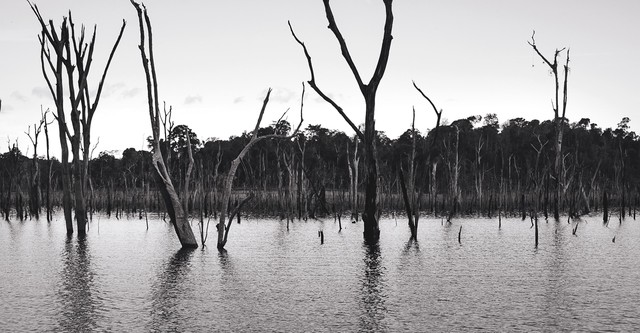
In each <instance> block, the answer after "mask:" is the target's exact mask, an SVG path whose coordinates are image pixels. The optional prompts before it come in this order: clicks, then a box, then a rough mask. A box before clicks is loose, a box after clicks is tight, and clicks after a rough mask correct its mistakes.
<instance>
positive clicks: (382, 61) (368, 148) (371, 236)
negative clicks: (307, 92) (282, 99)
mask: <svg viewBox="0 0 640 333" xmlns="http://www.w3.org/2000/svg"><path fill="white" fill-rule="evenodd" d="M383 2H384V6H385V23H384V34H383V38H382V47H381V50H380V55H379V57H378V62H377V65H376V68H375V70H374V72H373V75H372V77H371V79H370V81H369V83H365V82H364V81H363V80H362V78H361V76H360V73H359V71H358V68H357V67H356V65H355V63H354V61H353V59H352V57H351V54H350V52H349V48H348V47H347V43H346V42H345V40H344V37H343V36H342V33H341V32H340V29H338V26H337V24H336V21H335V18H334V16H333V11H332V9H331V5H330V4H329V0H323V4H324V9H325V14H326V17H327V21H328V22H329V29H330V30H331V32H333V34H334V36H335V37H336V40H337V41H338V44H339V45H340V50H341V53H342V56H343V58H344V60H345V61H346V63H347V65H348V66H349V69H350V70H351V72H352V74H353V76H354V78H355V79H356V82H357V83H358V87H359V88H360V92H361V93H362V96H363V97H364V100H365V122H364V133H362V132H361V131H360V129H359V128H358V127H357V126H356V125H355V124H354V123H353V121H352V120H351V119H349V117H348V116H347V115H346V114H345V113H344V111H343V109H342V108H341V107H340V106H339V105H338V104H336V102H335V101H333V100H332V99H331V98H330V97H329V96H327V95H326V94H325V93H324V92H323V91H322V90H321V89H320V88H319V87H318V86H317V85H316V81H315V72H314V70H313V64H312V62H311V56H310V55H309V52H308V50H307V47H306V46H305V44H304V43H303V42H302V41H301V40H300V39H299V38H298V37H297V36H296V34H295V33H294V31H293V27H292V26H291V22H289V29H290V30H291V35H292V36H293V38H294V39H295V40H296V42H298V44H300V46H301V47H302V49H303V51H304V54H305V57H306V58H307V64H308V65H309V72H310V74H311V78H310V79H309V81H308V83H309V86H311V88H313V90H315V91H316V93H318V95H320V97H322V99H324V100H325V101H326V102H327V103H329V104H331V106H333V107H334V108H335V109H336V111H337V112H338V113H339V114H340V115H341V116H342V118H344V120H345V121H346V122H347V123H348V124H349V126H351V128H352V129H353V131H354V132H355V133H356V134H357V136H358V138H359V139H360V140H361V141H362V143H363V151H364V156H365V160H364V163H365V171H366V174H365V204H364V212H363V214H362V220H363V222H364V239H365V242H367V243H368V244H376V243H377V242H378V239H379V238H380V228H379V226H378V166H377V161H376V155H377V154H376V148H375V138H376V130H375V102H376V93H377V91H378V86H379V85H380V81H381V80H382V77H383V75H384V72H385V70H386V68H387V62H388V60H389V51H390V49H391V40H392V39H393V37H392V35H391V30H392V27H393V11H392V3H393V0H383Z"/></svg>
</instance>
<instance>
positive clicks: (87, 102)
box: [29, 3, 126, 236]
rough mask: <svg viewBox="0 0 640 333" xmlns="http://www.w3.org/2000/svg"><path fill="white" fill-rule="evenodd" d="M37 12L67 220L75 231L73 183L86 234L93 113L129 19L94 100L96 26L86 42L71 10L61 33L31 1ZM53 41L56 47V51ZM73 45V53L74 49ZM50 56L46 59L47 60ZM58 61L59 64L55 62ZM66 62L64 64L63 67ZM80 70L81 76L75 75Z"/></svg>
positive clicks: (78, 218)
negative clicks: (92, 75) (91, 81)
mask: <svg viewBox="0 0 640 333" xmlns="http://www.w3.org/2000/svg"><path fill="white" fill-rule="evenodd" d="M29 4H30V6H31V9H32V11H33V13H34V14H35V16H36V18H37V19H38V21H39V23H40V26H41V28H42V33H41V35H40V60H41V66H42V74H43V76H44V78H45V81H46V82H47V85H48V87H49V90H50V92H51V95H52V97H53V99H54V102H55V104H56V111H57V112H56V113H57V117H56V119H57V120H58V127H59V132H60V145H61V150H62V161H61V162H62V167H63V191H64V199H63V206H64V211H65V220H66V223H67V233H68V234H70V233H72V232H73V225H72V219H71V200H72V198H71V191H72V184H73V193H74V198H73V199H74V200H75V214H76V221H77V228H78V235H79V236H83V235H84V234H85V233H86V207H85V205H86V201H85V193H86V187H87V172H88V165H89V164H88V163H89V161H88V160H89V158H88V155H89V149H90V133H91V129H90V128H91V122H92V119H93V115H94V113H95V111H96V108H97V106H98V101H99V100H100V95H101V93H102V87H103V85H104V80H105V78H106V75H107V72H108V69H109V66H110V64H111V61H112V59H113V55H114V53H115V51H116V49H117V47H118V44H119V43H120V39H121V38H122V34H123V33H124V28H125V26H126V23H125V22H124V21H123V23H122V27H121V29H120V34H119V35H118V38H117V40H116V42H115V43H114V45H113V48H112V49H111V53H110V54H109V58H108V60H107V63H106V65H105V68H104V71H103V73H102V77H101V79H100V82H99V84H98V88H97V90H96V93H95V100H94V101H93V102H92V101H91V95H90V89H89V84H88V82H87V77H88V75H89V70H90V68H91V63H92V58H93V50H94V44H95V37H96V30H95V28H94V30H93V36H92V37H91V40H90V41H89V42H88V43H85V35H84V27H83V28H82V29H81V33H80V37H79V39H76V35H75V32H76V30H75V26H74V24H73V19H72V17H71V13H69V17H68V19H67V17H64V18H63V20H62V25H61V27H60V32H59V33H57V32H56V30H55V28H54V25H53V21H51V20H50V21H49V24H47V23H45V20H44V19H43V18H42V16H41V14H40V11H39V10H38V7H37V6H36V5H33V4H31V3H29ZM49 45H50V46H51V47H52V48H53V50H54V53H53V54H52V53H51V51H50V50H49ZM71 46H73V53H72V51H71ZM45 60H46V63H45ZM54 63H55V65H54ZM47 65H48V68H49V71H50V72H53V74H54V76H55V86H56V88H55V91H54V88H53V84H52V82H51V81H50V79H49V74H47V73H48V71H47ZM63 65H64V68H63ZM63 72H66V74H67V78H66V80H63V77H62V74H63ZM75 73H77V76H76V75H75ZM65 82H66V86H67V88H68V89H67V90H68V98H69V105H70V109H71V110H70V118H71V125H72V128H73V135H72V134H71V131H70V130H69V128H68V125H67V123H66V119H65V110H64V101H63V98H64V88H63V87H64V86H65ZM67 140H69V141H70V142H71V150H72V154H73V169H71V168H70V166H69V162H68V161H69V150H68V146H67ZM81 141H82V142H83V143H84V149H83V154H82V155H81V154H80V150H81V146H80V144H81Z"/></svg>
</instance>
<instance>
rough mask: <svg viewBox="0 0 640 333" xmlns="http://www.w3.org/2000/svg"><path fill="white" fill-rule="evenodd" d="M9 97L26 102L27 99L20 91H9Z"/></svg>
mask: <svg viewBox="0 0 640 333" xmlns="http://www.w3.org/2000/svg"><path fill="white" fill-rule="evenodd" d="M10 97H11V98H13V99H15V100H18V101H20V102H26V101H27V97H25V96H24V95H23V94H22V93H20V92H19V91H14V92H12V93H11V95H10Z"/></svg>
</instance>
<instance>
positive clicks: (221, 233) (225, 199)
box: [217, 83, 305, 249]
mask: <svg viewBox="0 0 640 333" xmlns="http://www.w3.org/2000/svg"><path fill="white" fill-rule="evenodd" d="M304 91H305V89H304V83H303V85H302V98H301V102H300V123H299V124H298V127H296V129H295V130H294V132H293V134H291V135H289V136H287V135H286V134H283V133H278V132H277V131H276V132H275V133H273V134H267V135H263V136H258V132H259V131H258V130H259V129H260V123H261V122H262V116H263V115H264V110H265V109H266V108H267V104H268V103H269V97H270V96H271V88H269V90H268V91H267V96H266V97H265V98H264V101H263V102H262V109H260V115H259V116H258V121H257V122H256V126H255V128H254V130H253V135H252V136H251V139H250V140H249V142H248V143H247V144H246V145H245V146H244V148H242V150H241V151H240V153H238V156H236V158H235V159H234V160H233V161H232V162H231V167H230V168H229V172H228V173H227V176H226V178H225V180H224V188H223V189H222V201H221V205H222V207H221V208H220V219H219V220H218V221H219V222H218V225H217V229H218V245H217V246H218V249H224V246H225V245H226V244H227V239H228V237H229V230H230V229H231V222H232V221H233V218H234V217H235V216H236V214H238V212H239V211H240V209H241V208H242V206H243V205H244V204H245V203H246V202H247V201H249V200H250V199H251V198H252V195H251V194H250V195H248V196H246V197H245V198H244V199H243V200H242V201H240V202H239V203H238V204H236V205H235V207H233V210H231V212H229V218H228V219H227V212H228V211H229V201H230V200H231V191H232V190H233V180H234V179H235V176H236V171H237V170H238V166H240V163H241V162H242V159H243V158H244V156H245V155H246V154H247V152H249V150H250V149H251V147H253V146H254V145H255V144H256V143H258V142H260V141H262V140H266V139H273V138H278V139H291V138H293V137H294V136H295V135H296V134H297V133H298V131H299V130H300V126H301V125H302V122H303V118H302V110H303V107H304ZM283 117H284V115H283V116H282V117H280V119H279V120H278V121H277V122H276V124H280V122H281V121H282V118H283ZM276 127H277V126H276Z"/></svg>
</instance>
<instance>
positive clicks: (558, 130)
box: [528, 31, 569, 221]
mask: <svg viewBox="0 0 640 333" xmlns="http://www.w3.org/2000/svg"><path fill="white" fill-rule="evenodd" d="M535 34H536V32H535V31H534V32H533V35H532V36H531V42H528V43H529V45H531V47H532V48H533V50H534V51H535V52H536V53H537V54H538V55H539V56H540V58H542V60H543V61H544V62H545V63H546V64H547V66H549V68H550V69H551V72H552V73H553V77H554V80H555V103H553V102H552V106H553V113H554V120H553V121H554V125H555V135H556V140H555V143H554V147H555V159H554V169H553V173H554V175H553V176H554V179H555V181H554V186H555V191H554V198H553V199H554V205H553V216H554V218H555V219H556V221H557V220H559V218H560V213H559V206H560V197H561V190H562V189H561V187H562V186H561V185H562V180H561V179H560V178H561V168H562V140H563V125H564V122H565V120H566V117H565V116H566V110H567V79H568V76H569V50H567V59H566V63H565V65H564V86H563V98H562V116H560V114H559V109H560V97H559V91H560V80H559V77H558V55H559V54H560V53H561V52H562V51H564V48H562V49H560V50H558V49H556V51H555V53H554V56H553V63H551V62H550V61H549V60H547V58H545V57H544V56H543V55H542V53H540V51H539V50H538V47H537V46H536V40H535V38H534V37H535Z"/></svg>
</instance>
